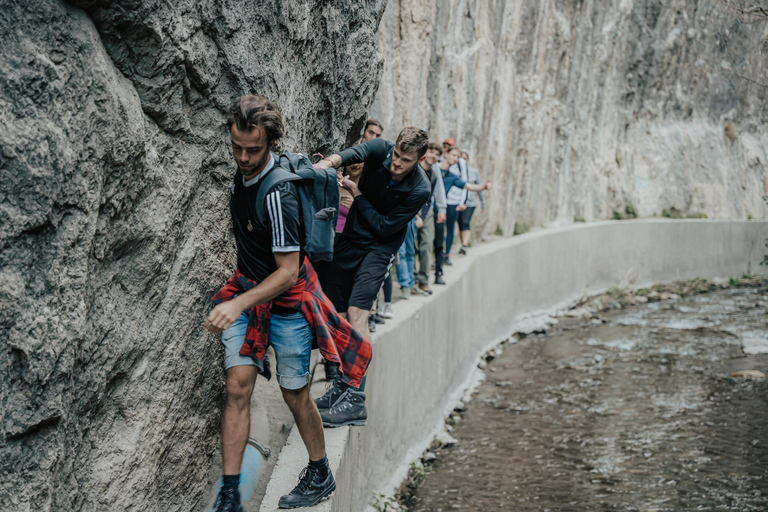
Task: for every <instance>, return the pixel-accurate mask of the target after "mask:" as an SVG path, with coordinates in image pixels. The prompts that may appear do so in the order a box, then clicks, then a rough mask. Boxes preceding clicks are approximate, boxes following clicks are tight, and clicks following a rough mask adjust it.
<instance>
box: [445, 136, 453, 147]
mask: <svg viewBox="0 0 768 512" xmlns="http://www.w3.org/2000/svg"><path fill="white" fill-rule="evenodd" d="M443 144H448V145H450V146H455V145H456V141H455V140H454V139H452V138H450V137H448V138H447V139H445V140H444V141H443Z"/></svg>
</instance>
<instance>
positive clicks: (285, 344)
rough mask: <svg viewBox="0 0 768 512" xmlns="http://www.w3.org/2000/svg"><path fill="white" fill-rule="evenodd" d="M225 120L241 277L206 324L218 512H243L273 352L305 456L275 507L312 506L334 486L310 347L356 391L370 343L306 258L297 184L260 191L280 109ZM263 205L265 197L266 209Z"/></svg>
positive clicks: (266, 106)
mask: <svg viewBox="0 0 768 512" xmlns="http://www.w3.org/2000/svg"><path fill="white" fill-rule="evenodd" d="M227 121H228V126H229V130H230V136H231V142H232V151H233V153H234V158H235V160H236V162H237V171H236V173H235V176H234V184H233V185H232V188H231V194H230V205H229V206H230V213H231V217H232V226H233V231H234V235H235V242H236V245H237V270H236V272H235V275H234V276H233V277H232V278H230V279H229V280H228V281H227V283H226V285H225V286H224V287H223V288H222V289H221V290H219V291H218V292H217V293H216V294H215V295H214V297H213V302H214V303H215V304H216V306H215V307H214V308H213V310H212V311H211V312H210V314H209V315H208V317H207V318H206V320H205V322H204V324H203V328H205V329H206V330H208V331H210V332H214V333H222V343H223V345H224V347H225V366H226V370H227V384H226V385H227V398H226V404H225V407H224V414H223V418H222V443H221V452H222V466H223V485H222V487H221V489H220V491H219V494H218V496H217V500H216V505H215V510H216V512H242V510H243V508H242V503H241V499H240V493H239V490H238V485H239V482H240V466H241V463H242V458H243V453H244V451H245V446H246V443H247V441H248V434H249V430H250V401H251V394H252V392H253V388H254V384H255V381H256V376H257V375H258V374H262V375H264V376H265V377H266V378H267V379H269V378H270V376H271V371H270V365H269V361H268V359H267V358H266V357H265V354H266V350H267V347H268V346H272V348H273V349H274V351H275V356H276V363H277V366H276V373H277V381H278V384H279V385H280V391H281V392H282V395H283V398H284V400H285V403H286V404H287V405H288V408H289V409H290V410H291V413H292V414H293V417H294V419H295V420H296V426H297V427H298V429H299V432H300V434H301V438H302V440H303V441H304V445H305V447H306V449H307V452H308V454H309V464H308V465H307V467H306V468H305V469H304V470H303V471H302V472H301V475H300V477H299V483H298V485H297V486H296V487H295V488H294V489H293V490H292V491H291V492H290V493H289V494H287V495H285V496H283V497H281V498H280V502H279V506H280V507H281V508H298V507H308V506H313V505H315V504H316V503H318V502H319V501H320V500H322V499H323V498H325V497H327V496H329V495H330V494H331V493H332V492H333V491H334V490H335V488H336V483H335V481H334V478H333V475H332V474H331V470H330V468H329V466H328V459H327V457H326V453H325V439H324V434H323V425H322V420H321V417H320V414H319V412H318V410H317V407H316V406H315V403H314V402H313V401H312V399H311V398H310V396H309V381H310V373H309V364H310V352H311V350H312V345H313V343H317V345H318V348H320V350H321V352H323V357H325V358H330V359H333V360H337V361H341V362H342V367H341V370H342V373H343V377H342V381H343V382H345V383H346V384H347V385H349V386H358V387H359V385H360V380H361V379H362V378H363V376H364V374H365V372H366V371H367V368H368V364H369V362H370V358H371V345H370V342H368V341H367V340H365V339H364V338H363V337H362V335H361V334H360V333H359V332H356V331H355V330H354V329H353V328H352V326H351V325H350V324H349V323H348V322H346V321H345V320H343V319H342V318H341V317H339V316H338V314H337V313H336V312H335V311H334V309H333V307H332V305H331V304H330V302H329V301H328V299H327V298H326V297H325V296H324V295H323V293H322V290H321V289H320V287H319V284H318V282H317V276H316V274H315V272H314V269H313V268H312V266H311V265H310V264H309V261H308V260H307V259H306V258H305V255H304V247H305V245H303V244H302V238H301V233H302V231H303V229H304V226H303V225H302V220H301V219H302V215H301V213H300V208H304V207H305V203H301V204H300V199H299V198H300V197H301V196H300V194H299V192H298V187H299V185H296V184H295V182H294V181H282V182H278V183H276V184H274V186H272V187H269V186H268V187H267V188H266V189H265V190H261V191H260V189H261V186H262V185H263V184H264V183H265V182H270V183H275V181H274V177H275V176H278V175H279V174H280V173H281V172H283V173H285V171H283V169H282V168H281V167H277V162H276V160H277V155H274V154H273V153H272V152H271V150H272V149H273V148H274V146H275V143H276V142H277V141H278V140H280V139H281V138H282V137H283V133H284V126H283V120H282V116H281V115H280V111H279V110H278V108H277V106H276V105H275V104H274V103H273V102H271V101H269V100H267V99H266V98H264V97H262V96H255V95H247V96H243V97H241V98H239V99H238V100H237V101H236V102H235V103H234V104H233V105H232V107H231V109H230V112H229V117H228V120H227ZM287 154H288V153H286V155H287ZM280 162H281V165H282V157H281V159H280ZM308 166H309V169H310V170H313V169H312V167H311V164H308ZM274 173H277V174H274ZM265 186H266V185H265ZM259 194H261V195H259ZM257 197H259V198H263V203H262V204H261V205H259V204H258V202H261V201H257V199H256V198H257ZM334 199H335V198H334ZM332 211H335V205H334V210H332ZM260 212H261V213H260ZM317 213H320V212H317ZM331 325H333V326H334V330H333V331H331V329H330V328H329V327H330V326H331ZM331 333H333V338H331Z"/></svg>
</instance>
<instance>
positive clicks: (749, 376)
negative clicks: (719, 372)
mask: <svg viewBox="0 0 768 512" xmlns="http://www.w3.org/2000/svg"><path fill="white" fill-rule="evenodd" d="M729 377H731V378H732V379H739V380H765V374H764V373H763V372H760V371H757V370H741V371H738V372H733V373H732V374H730V375H729Z"/></svg>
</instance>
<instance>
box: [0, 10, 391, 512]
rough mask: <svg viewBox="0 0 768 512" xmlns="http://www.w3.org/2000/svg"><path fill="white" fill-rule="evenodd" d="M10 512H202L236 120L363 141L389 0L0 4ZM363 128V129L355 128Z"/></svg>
mask: <svg viewBox="0 0 768 512" xmlns="http://www.w3.org/2000/svg"><path fill="white" fill-rule="evenodd" d="M0 7H2V13H3V15H2V17H0V33H2V34H3V36H2V41H3V57H2V58H0V383H1V384H0V408H1V409H0V410H1V411H2V412H1V413H0V428H2V434H1V435H0V503H2V505H0V508H2V509H3V510H7V511H31V510H34V511H53V510H55V511H81V510H83V511H85V510H88V511H92V510H109V511H116V510H142V511H146V510H153V511H154V510H157V511H171V510H179V511H189V510H196V509H197V510H199V509H201V508H202V506H203V505H204V503H203V502H204V501H205V499H206V498H207V496H205V495H204V493H205V489H206V477H207V473H208V469H209V465H210V460H211V456H212V454H213V452H214V449H215V446H216V443H217V440H218V435H219V416H220V405H221V399H222V396H223V372H222V365H221V349H220V347H219V344H218V343H217V342H216V337H214V336H207V335H205V334H204V332H203V331H202V329H201V328H200V326H201V323H202V321H203V319H204V316H205V314H206V313H207V311H208V309H209V308H210V306H209V303H208V298H209V297H210V295H211V294H212V293H213V292H214V291H215V289H216V288H217V286H219V285H220V284H221V283H223V281H224V280H225V279H226V278H227V277H228V275H229V274H230V273H231V272H232V270H233V268H234V259H233V257H234V251H233V249H234V245H233V240H232V237H231V235H230V234H229V219H228V216H229V214H228V206H227V200H228V198H227V192H228V189H229V183H230V180H231V174H232V171H233V163H232V160H231V154H230V151H229V147H228V136H227V131H226V127H225V124H224V111H225V109H226V107H227V106H228V105H229V103H230V102H231V101H232V99H233V98H234V97H236V96H239V95H240V94H243V93H246V92H257V93H261V94H264V95H266V96H269V97H271V98H273V99H274V100H276V101H277V102H278V104H279V105H280V106H281V108H282V110H283V112H284V114H285V118H286V124H287V127H288V137H287V140H286V141H285V143H284V146H285V147H288V148H294V149H302V150H321V151H323V150H326V149H327V148H330V147H333V148H336V147H338V146H339V145H341V144H342V143H343V142H344V140H345V139H347V138H349V137H352V136H353V135H354V134H356V133H357V132H358V131H359V127H360V123H361V121H362V119H364V117H365V112H366V110H367V108H368V106H369V105H370V103H371V101H372V100H373V95H374V94H375V91H376V88H377V84H378V78H379V76H380V73H381V61H380V59H379V58H378V56H377V46H376V38H375V31H376V28H377V25H378V22H379V19H380V16H381V13H382V12H383V9H384V2H383V0H366V1H362V2H361V1H352V0H335V1H333V2H319V3H318V2H312V1H304V0H280V1H278V0H273V1H264V2H250V1H245V0H219V1H203V0H182V1H176V2H165V1H154V0H146V1H139V0H131V1H129V0H125V1H118V2H107V1H102V0H72V1H71V2H69V3H64V2H61V1H58V0H39V1H34V2H19V1H16V0H2V1H0ZM348 135H349V137H348Z"/></svg>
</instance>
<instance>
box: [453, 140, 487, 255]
mask: <svg viewBox="0 0 768 512" xmlns="http://www.w3.org/2000/svg"><path fill="white" fill-rule="evenodd" d="M461 158H463V159H464V161H465V162H467V167H469V172H468V176H469V183H472V184H474V185H480V184H481V182H480V172H479V171H478V170H477V169H476V168H474V167H471V166H470V165H469V154H468V153H467V152H466V151H462V153H461ZM478 198H480V208H481V210H482V211H483V212H485V193H484V192H483V191H482V190H481V191H480V192H472V191H470V192H468V195H467V209H466V210H464V211H463V212H460V213H459V238H460V239H461V249H459V254H467V249H468V248H469V238H470V236H471V235H472V225H471V223H472V215H473V214H474V213H475V208H477V199H478Z"/></svg>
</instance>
